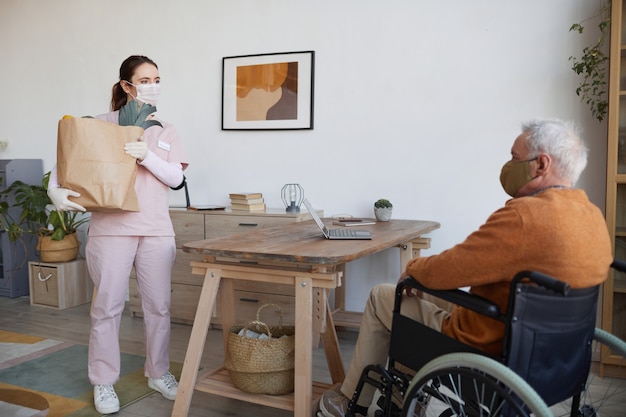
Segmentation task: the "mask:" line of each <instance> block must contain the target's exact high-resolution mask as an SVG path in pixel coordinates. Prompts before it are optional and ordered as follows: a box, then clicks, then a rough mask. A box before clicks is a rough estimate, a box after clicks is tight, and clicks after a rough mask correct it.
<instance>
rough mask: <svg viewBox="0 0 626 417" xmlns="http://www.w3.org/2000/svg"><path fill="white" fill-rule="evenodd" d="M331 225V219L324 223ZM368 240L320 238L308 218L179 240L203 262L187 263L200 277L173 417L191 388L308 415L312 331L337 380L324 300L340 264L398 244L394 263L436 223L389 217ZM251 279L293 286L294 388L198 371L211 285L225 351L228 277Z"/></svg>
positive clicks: (180, 413) (315, 389) (315, 392)
mask: <svg viewBox="0 0 626 417" xmlns="http://www.w3.org/2000/svg"><path fill="white" fill-rule="evenodd" d="M328 222H329V223H330V221H329V220H328ZM366 227H367V228H368V229H369V230H371V232H372V236H373V239H372V240H358V241H357V240H343V241H342V240H333V241H329V240H326V239H324V238H323V237H322V235H321V233H320V231H319V229H318V228H317V226H316V225H315V224H314V223H313V222H312V221H307V222H301V223H292V224H288V225H283V226H277V227H272V228H267V229H263V230H258V231H254V232H250V233H246V234H238V235H232V236H226V237H220V238H214V239H208V240H202V241H197V242H191V243H187V244H184V245H183V250H184V251H185V252H188V253H194V254H197V255H198V258H199V259H200V258H201V257H202V261H198V262H191V266H192V273H193V274H198V275H204V284H203V287H202V292H201V294H200V301H199V304H198V310H197V312H196V317H195V319H194V323H193V327H192V330H191V336H190V339H189V346H188V347H187V353H186V355H185V361H184V364H183V370H182V375H181V379H180V384H179V387H178V395H177V396H176V401H175V402H174V409H173V411H172V417H186V416H187V413H188V411H189V406H190V403H191V397H192V394H193V391H194V389H195V390H198V391H203V392H207V393H211V394H215V395H221V396H226V397H230V398H236V399H239V400H243V401H248V402H253V403H257V404H261V405H265V406H270V407H275V408H282V409H286V410H293V411H294V415H295V416H296V417H308V416H310V415H311V414H312V410H314V409H315V406H316V401H317V400H318V399H319V396H320V395H321V393H322V392H323V391H324V390H325V389H327V388H328V385H326V384H321V383H315V382H313V381H312V376H311V374H312V364H313V354H312V346H313V344H314V340H315V338H316V337H317V336H318V335H319V337H321V340H322V342H323V346H324V352H325V354H326V361H327V363H328V368H329V371H330V376H331V379H332V382H333V384H335V383H338V382H341V381H343V379H344V366H343V362H342V359H341V354H340V352H339V346H338V341H337V334H336V333H335V327H334V324H333V318H332V314H331V313H330V309H329V305H328V302H327V292H328V290H329V289H332V288H337V287H339V286H340V285H341V278H342V272H341V271H342V270H343V265H344V264H345V263H346V262H349V261H353V260H355V259H358V258H362V257H364V256H368V255H372V254H374V253H377V252H381V251H383V250H386V249H388V248H392V247H396V246H399V247H400V248H401V249H402V252H401V253H402V254H401V261H402V263H406V262H407V261H408V259H410V258H411V257H412V254H413V248H412V242H413V241H414V240H416V239H419V238H420V237H421V236H422V235H423V234H426V233H429V232H431V231H432V230H435V229H437V228H438V227H439V223H436V222H431V221H419V220H391V221H389V222H379V223H376V224H375V225H370V226H366ZM235 280H250V281H258V282H264V283H268V285H272V284H289V285H293V286H294V290H295V300H296V301H295V302H296V309H295V327H296V334H295V358H296V360H295V370H294V372H295V392H294V394H287V395H279V396H270V395H253V394H247V393H245V392H242V391H240V390H238V389H236V388H234V387H233V386H232V384H231V383H230V380H229V379H228V373H227V371H225V370H224V369H223V368H220V369H217V370H211V371H208V372H206V373H204V374H203V375H201V376H198V367H199V365H200V358H201V356H202V352H203V350H204V343H205V340H206V337H207V331H208V328H209V324H210V320H211V314H212V311H213V307H214V304H215V299H216V296H217V292H218V289H219V291H220V296H221V297H222V303H221V312H222V324H223V327H222V331H223V336H224V348H225V349H226V340H227V336H228V330H229V329H230V327H231V326H232V325H234V324H236V323H234V319H233V318H234V311H233V310H234V308H233V305H234V295H233V281H235Z"/></svg>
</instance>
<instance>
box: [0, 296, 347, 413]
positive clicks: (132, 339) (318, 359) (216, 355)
mask: <svg viewBox="0 0 626 417" xmlns="http://www.w3.org/2000/svg"><path fill="white" fill-rule="evenodd" d="M89 327H90V321H89V305H88V304H86V305H82V306H77V307H73V308H69V309H65V310H56V309H50V308H45V307H39V306H31V305H30V300H29V298H28V297H20V298H14V299H10V298H7V297H0V329H1V330H5V331H13V332H19V333H25V334H30V335H34V336H40V337H46V338H50V339H55V340H61V341H65V342H71V343H77V344H83V345H86V344H87V343H88V338H89ZM190 334H191V326H187V325H182V324H175V323H173V324H172V333H171V338H170V339H171V341H170V359H171V360H172V361H176V362H181V363H182V362H183V361H184V357H185V353H186V349H187V343H188V341H189V336H190ZM221 337H222V336H221V330H209V335H208V337H207V342H206V347H205V350H204V355H203V357H202V361H201V366H202V367H203V368H204V369H212V368H215V367H218V366H220V365H222V364H223V361H224V348H223V344H222V341H221ZM339 339H340V345H341V349H342V357H343V360H344V362H345V365H346V366H347V365H348V363H349V361H350V358H351V355H352V348H353V346H354V341H355V340H356V333H355V332H353V331H343V332H339ZM120 348H121V350H122V352H126V353H133V354H138V355H145V347H144V342H143V320H142V319H140V318H133V317H130V314H129V312H128V309H127V311H125V312H124V315H123V318H122V324H121V329H120ZM313 361H314V369H313V375H314V378H315V380H317V381H322V382H327V383H330V376H329V375H328V372H327V370H326V359H325V357H324V350H323V349H322V348H321V347H320V349H316V350H315V351H314V355H313ZM173 405H174V403H173V401H168V400H166V399H164V398H163V397H162V396H161V395H160V394H158V393H155V394H153V395H151V396H149V397H147V398H145V399H143V400H141V401H138V402H137V403H135V404H132V405H130V406H128V407H126V408H124V409H123V410H121V411H120V412H119V413H117V414H115V416H117V417H169V416H171V413H172V407H173ZM292 415H293V413H292V412H288V411H284V410H279V409H275V408H269V407H262V406H259V405H256V404H250V403H245V402H241V401H236V400H231V399H228V398H222V397H218V396H214V395H209V394H205V393H202V392H196V393H194V395H193V398H192V402H191V408H190V411H189V417H206V416H212V417H226V416H256V417H283V416H284V417H287V416H292Z"/></svg>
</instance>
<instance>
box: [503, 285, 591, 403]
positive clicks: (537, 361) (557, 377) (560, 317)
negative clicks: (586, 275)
mask: <svg viewBox="0 0 626 417" xmlns="http://www.w3.org/2000/svg"><path fill="white" fill-rule="evenodd" d="M512 290H513V291H515V294H514V297H513V298H512V299H514V301H513V305H509V310H508V313H507V314H508V318H509V324H508V327H507V330H506V332H507V333H506V335H505V342H504V343H505V349H506V350H505V352H504V355H503V357H504V361H505V364H506V365H507V366H508V367H509V368H511V369H512V370H513V371H515V372H516V373H517V374H518V375H520V376H521V377H522V378H524V379H525V380H526V381H527V382H528V384H529V385H530V386H532V387H533V389H534V390H535V391H537V393H538V394H539V395H540V396H541V397H542V398H543V399H544V401H545V402H546V404H548V406H550V405H553V404H555V403H557V402H560V401H563V400H565V399H567V398H570V397H572V396H574V395H576V394H578V393H580V392H581V391H582V390H583V389H584V386H585V381H586V379H587V375H588V373H589V368H590V364H591V353H592V352H591V349H592V341H593V335H594V329H595V318H596V308H597V299H598V290H599V286H596V287H591V288H585V289H571V290H569V292H568V293H567V295H563V294H557V293H555V292H553V291H551V290H549V289H546V288H544V287H541V286H537V285H531V284H526V283H517V284H516V285H515V288H513V289H512Z"/></svg>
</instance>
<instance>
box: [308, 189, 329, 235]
mask: <svg viewBox="0 0 626 417" xmlns="http://www.w3.org/2000/svg"><path fill="white" fill-rule="evenodd" d="M303 203H304V206H305V207H306V209H307V210H308V211H309V213H311V217H313V220H315V223H317V225H318V226H319V228H320V229H321V230H322V232H324V235H328V232H327V230H326V226H325V225H324V222H323V221H322V219H320V216H318V215H317V212H316V211H315V209H314V208H313V206H312V205H311V203H309V200H307V199H306V198H305V199H304V201H303Z"/></svg>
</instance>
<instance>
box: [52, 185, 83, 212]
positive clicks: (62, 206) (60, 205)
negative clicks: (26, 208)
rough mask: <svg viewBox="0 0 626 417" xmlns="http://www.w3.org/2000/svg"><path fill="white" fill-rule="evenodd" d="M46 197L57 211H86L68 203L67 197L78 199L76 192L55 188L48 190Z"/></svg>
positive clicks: (70, 202)
mask: <svg viewBox="0 0 626 417" xmlns="http://www.w3.org/2000/svg"><path fill="white" fill-rule="evenodd" d="M48 197H50V201H52V204H54V207H56V209H57V210H59V211H86V210H85V207H83V206H81V205H80V204H77V203H74V202H72V201H70V199H69V198H68V197H80V194H79V193H77V192H76V191H72V190H68V189H67V188H61V187H55V188H50V189H49V190H48Z"/></svg>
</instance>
